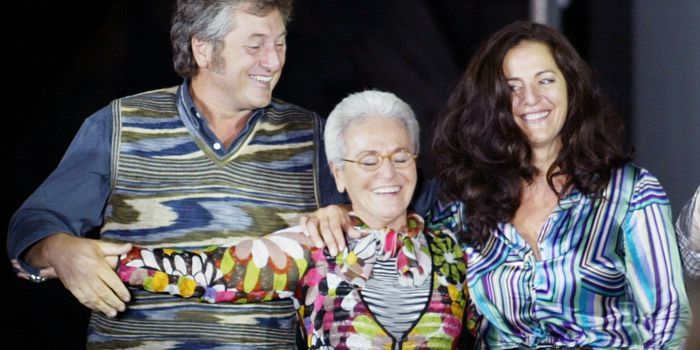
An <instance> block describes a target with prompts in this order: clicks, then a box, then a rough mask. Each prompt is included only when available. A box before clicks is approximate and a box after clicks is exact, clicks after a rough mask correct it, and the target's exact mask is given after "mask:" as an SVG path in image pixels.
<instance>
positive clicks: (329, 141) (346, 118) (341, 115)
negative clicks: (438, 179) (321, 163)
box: [323, 90, 420, 169]
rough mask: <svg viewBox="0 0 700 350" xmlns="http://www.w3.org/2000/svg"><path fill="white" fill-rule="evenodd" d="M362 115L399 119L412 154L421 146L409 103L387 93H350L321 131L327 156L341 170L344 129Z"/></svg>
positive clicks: (413, 114) (344, 154)
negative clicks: (409, 141)
mask: <svg viewBox="0 0 700 350" xmlns="http://www.w3.org/2000/svg"><path fill="white" fill-rule="evenodd" d="M364 118H388V119H395V120H398V121H400V122H401V123H402V124H403V125H404V126H405V127H406V131H407V132H408V136H409V137H410V138H411V142H412V144H413V149H412V150H411V151H412V152H413V153H414V154H418V151H419V148H420V136H419V133H420V128H419V126H418V121H417V120H416V115H415V113H413V110H412V109H411V106H409V105H408V104H407V103H406V102H404V101H402V100H401V99H400V98H398V97H396V95H394V94H392V93H390V92H383V91H377V90H365V91H362V92H356V93H354V94H350V95H349V96H348V97H346V98H344V99H343V100H342V101H340V103H338V104H337V105H336V106H335V108H333V111H331V113H330V114H329V115H328V120H327V121H326V130H325V132H324V134H323V137H324V142H325V146H326V158H327V159H328V161H329V162H333V164H335V165H336V166H337V167H339V168H340V169H342V168H343V163H344V162H343V161H342V158H344V157H345V156H346V152H347V151H348V150H347V143H346V140H345V130H346V129H347V128H348V126H350V125H353V124H356V123H358V122H359V121H360V120H362V119H364Z"/></svg>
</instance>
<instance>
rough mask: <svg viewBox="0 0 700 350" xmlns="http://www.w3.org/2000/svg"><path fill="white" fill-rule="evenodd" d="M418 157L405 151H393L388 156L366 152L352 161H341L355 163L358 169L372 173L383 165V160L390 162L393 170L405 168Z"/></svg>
mask: <svg viewBox="0 0 700 350" xmlns="http://www.w3.org/2000/svg"><path fill="white" fill-rule="evenodd" d="M417 157H418V156H417V155H415V154H413V153H411V152H409V151H407V150H405V149H400V150H397V151H394V152H392V153H390V154H379V153H377V152H368V153H365V154H363V155H361V156H360V157H359V158H357V159H355V160H352V159H343V161H345V162H350V163H355V164H357V165H359V166H360V168H362V169H364V170H367V171H372V170H377V169H379V167H381V166H382V163H384V159H389V160H390V161H391V164H393V165H394V168H396V169H402V168H405V167H407V166H409V165H411V163H413V161H414V160H415V159H416V158H417Z"/></svg>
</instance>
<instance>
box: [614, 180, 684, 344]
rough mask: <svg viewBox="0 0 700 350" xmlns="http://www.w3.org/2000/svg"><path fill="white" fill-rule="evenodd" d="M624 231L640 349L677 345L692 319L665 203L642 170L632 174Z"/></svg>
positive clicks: (662, 191) (667, 205)
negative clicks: (634, 174)
mask: <svg viewBox="0 0 700 350" xmlns="http://www.w3.org/2000/svg"><path fill="white" fill-rule="evenodd" d="M623 230H624V237H625V246H624V249H625V266H626V270H627V271H626V276H627V284H628V288H629V290H630V292H631V294H632V298H633V300H634V302H635V306H636V309H637V316H638V317H639V318H640V320H639V321H638V324H639V327H640V329H639V330H640V331H641V334H642V337H643V338H644V342H645V344H644V348H645V349H650V348H654V349H662V348H673V349H675V348H678V347H680V346H681V344H682V343H683V340H684V339H685V336H686V334H687V328H688V326H689V325H690V322H691V316H690V307H689V303H688V297H687V295H686V292H685V286H684V283H683V274H682V271H683V270H682V268H681V262H680V257H679V253H678V247H677V245H676V238H675V233H674V230H673V223H672V220H671V207H670V203H669V201H668V198H667V197H666V194H665V192H664V190H663V188H662V187H661V185H660V184H659V182H658V180H657V179H656V178H654V177H653V176H652V175H651V174H649V173H648V172H647V171H645V170H642V171H641V173H640V174H639V175H638V177H637V179H636V184H635V188H634V192H633V195H632V199H631V201H630V206H629V209H628V213H627V215H626V217H625V221H624V223H623Z"/></svg>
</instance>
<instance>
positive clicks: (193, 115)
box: [177, 79, 274, 156]
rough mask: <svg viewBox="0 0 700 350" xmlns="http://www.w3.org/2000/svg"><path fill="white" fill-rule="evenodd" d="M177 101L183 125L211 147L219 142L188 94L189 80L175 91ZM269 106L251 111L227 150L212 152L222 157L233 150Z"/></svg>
mask: <svg viewBox="0 0 700 350" xmlns="http://www.w3.org/2000/svg"><path fill="white" fill-rule="evenodd" d="M177 100H178V110H179V111H180V116H181V118H182V121H183V122H184V123H185V125H186V126H187V127H188V128H189V129H190V130H191V131H192V132H193V133H194V134H195V135H196V136H197V137H199V138H200V139H202V140H203V141H204V142H205V143H206V144H207V145H209V146H211V145H212V144H214V143H215V142H218V141H219V140H218V139H217V137H216V135H214V132H213V131H211V129H210V128H209V125H208V123H207V119H206V118H204V113H202V112H201V111H200V110H199V109H198V108H197V106H196V105H195V104H194V100H193V99H192V94H190V79H185V80H184V81H183V82H182V85H180V88H179V89H178V90H177ZM272 103H274V102H271V103H270V105H271V104H272ZM270 105H268V106H267V107H263V108H258V109H255V110H253V113H252V114H251V116H250V118H248V121H247V122H246V126H245V128H244V129H243V130H242V131H241V134H240V135H239V136H238V138H237V139H236V140H235V141H234V142H233V143H232V144H231V146H230V147H229V148H228V149H227V150H224V149H220V150H218V151H215V150H214V152H215V153H216V154H218V155H219V156H223V155H226V154H227V153H228V152H229V151H231V150H233V149H234V148H235V147H234V146H235V145H236V144H238V142H239V141H240V140H242V139H244V137H242V136H243V135H246V134H248V132H250V130H252V127H253V125H254V124H255V122H256V121H257V120H258V119H259V118H260V117H261V116H263V115H264V114H265V111H266V110H267V108H270Z"/></svg>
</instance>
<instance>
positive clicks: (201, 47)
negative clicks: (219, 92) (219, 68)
mask: <svg viewBox="0 0 700 350" xmlns="http://www.w3.org/2000/svg"><path fill="white" fill-rule="evenodd" d="M191 45H192V55H193V56H194V60H195V62H197V66H199V68H207V67H209V62H211V53H212V45H211V43H209V42H207V41H203V40H200V39H198V38H196V37H192V40H191Z"/></svg>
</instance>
